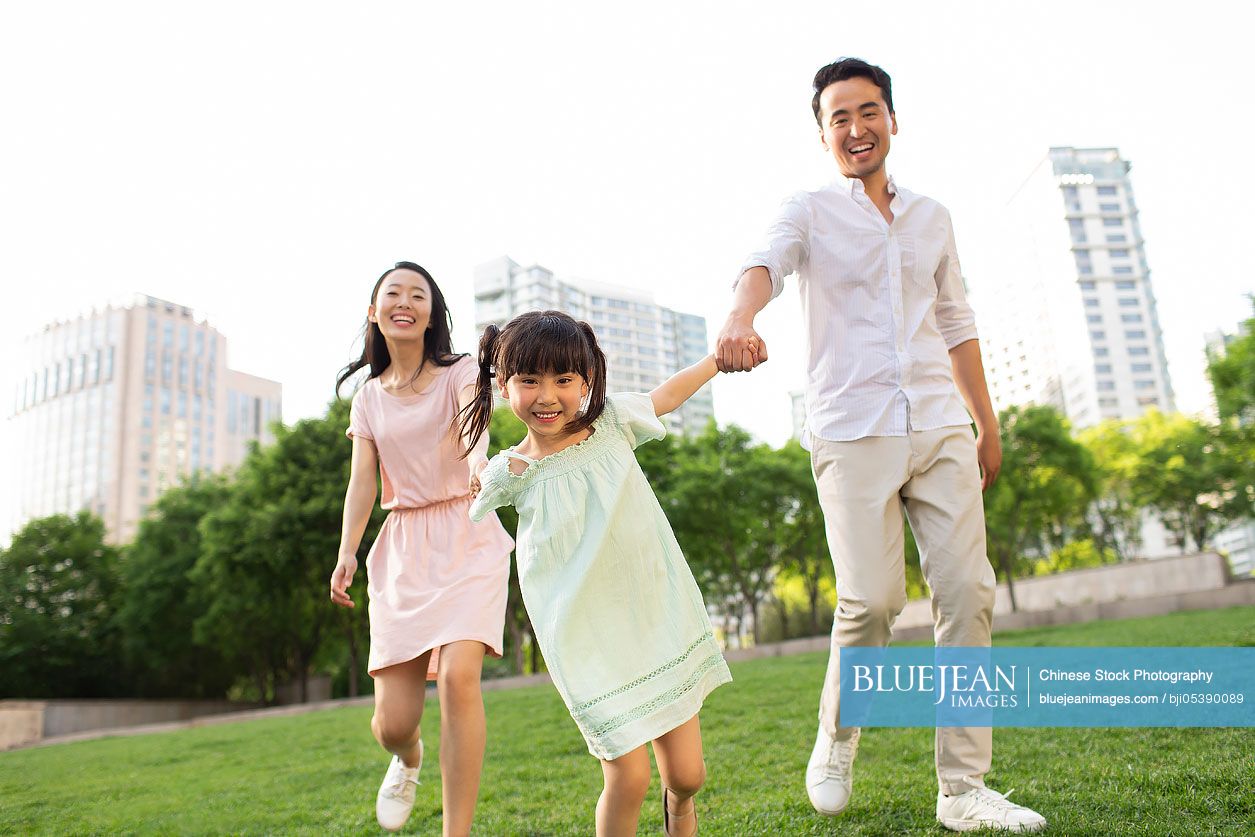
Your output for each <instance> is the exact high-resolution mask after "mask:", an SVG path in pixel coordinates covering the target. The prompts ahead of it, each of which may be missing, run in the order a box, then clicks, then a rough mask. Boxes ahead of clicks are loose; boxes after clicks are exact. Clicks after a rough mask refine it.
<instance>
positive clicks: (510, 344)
mask: <svg viewBox="0 0 1255 837" xmlns="http://www.w3.org/2000/svg"><path fill="white" fill-rule="evenodd" d="M502 336H503V337H505V338H506V339H505V340H503V341H502V342H503V343H504V345H503V346H502V347H501V361H500V365H501V372H502V373H503V375H504V379H505V380H508V379H509V378H511V377H513V376H514V375H545V374H552V375H561V374H563V373H572V372H573V373H575V374H577V375H579V376H580V377H582V378H584V380H586V381H591V380H592V369H593V358H592V356H591V355H590V353H589V352H588V349H587V346H586V345H585V341H584V339H583V338H584V335H583V333H582V332H581V331H580V330H579V328H578V326H576V327H572V326H571V325H569V324H568V323H565V322H563V321H562V320H559V319H557V318H556V317H554V318H548V317H547V318H545V321H542V323H541V325H540V327H539V328H537V329H535V330H534V331H533V330H529V331H527V332H524V333H523V334H518V335H508V336H507V335H502ZM510 338H513V339H510Z"/></svg>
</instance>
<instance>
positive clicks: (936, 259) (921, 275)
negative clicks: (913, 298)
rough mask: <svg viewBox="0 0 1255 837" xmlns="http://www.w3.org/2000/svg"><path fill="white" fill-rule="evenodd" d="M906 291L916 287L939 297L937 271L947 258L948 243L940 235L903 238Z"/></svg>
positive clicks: (903, 269) (928, 234) (917, 235)
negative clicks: (908, 288) (907, 288)
mask: <svg viewBox="0 0 1255 837" xmlns="http://www.w3.org/2000/svg"><path fill="white" fill-rule="evenodd" d="M900 240H901V242H902V276H903V277H904V282H903V286H904V288H903V289H904V290H905V288H906V287H912V286H913V287H915V288H918V289H920V290H923V291H926V292H927V293H928V295H929V296H930V297H934V298H935V297H936V296H937V271H938V269H940V267H941V262H942V259H943V258H945V250H946V241H945V237H944V236H942V235H941V234H940V233H938V234H936V235H934V234H931V233H923V234H912V235H904V236H901V239H900Z"/></svg>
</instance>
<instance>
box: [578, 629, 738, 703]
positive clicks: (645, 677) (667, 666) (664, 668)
mask: <svg viewBox="0 0 1255 837" xmlns="http://www.w3.org/2000/svg"><path fill="white" fill-rule="evenodd" d="M714 638H715V635H714V633H712V632H711V631H707V632H706V633H704V634H702V635H701V636H700V637H698V638H697V639H696V640H694V642H693V644H692V645H690V646H689V647H688V648H686V649H684V652H683V653H682V654H680V655H679V656H678V657H675V658H674V659H672V660H670V661H669V662H666V663H663V664H662V665H660V666H659V667H658V668H656V669H654V670H653V671H651V672H649V674H642V675H641V676H640V677H638V678H636V679H635V680H633V681H632V682H631V683H626V684H624V685H622V686H620V687H619V688H617V689H615V690H614V691H610V692H606V693H605V694H604V695H600V696H598V697H595V698H593V699H592V700H586V701H584V702H583V703H581V704H578V705H576V706H573V707H571V715H572V717H574V718H576V719H577V720H578V719H579V718H580V717H581V716H583V715H586V714H588V710H589V709H592V708H593V707H594V706H596V705H597V704H599V703H601V702H602V701H606V700H610V698H612V697H617V696H618V695H621V694H623V693H624V692H630V691H632V690H633V689H635V688H636V687H637V686H640V685H641V684H643V683H648V682H649V681H650V680H653V679H654V678H656V677H659V676H661V675H663V674H666V673H667V672H668V671H670V670H671V669H673V668H675V667H676V666H678V665H680V664H681V663H683V662H684V661H685V660H687V659H688V658H689V657H691V656H692V655H693V652H694V651H696V650H697V647H698V646H699V645H701V644H702V643H703V642H706V641H707V640H713V639H714Z"/></svg>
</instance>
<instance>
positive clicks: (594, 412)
mask: <svg viewBox="0 0 1255 837" xmlns="http://www.w3.org/2000/svg"><path fill="white" fill-rule="evenodd" d="M579 327H580V331H582V332H584V339H585V340H587V341H588V350H589V353H590V354H591V355H592V360H593V368H592V373H593V374H592V380H591V381H589V386H588V407H587V408H586V409H585V410H584V415H583V416H581V417H580V420H579V421H578V422H576V424H577V425H578V426H579V429H581V430H582V429H583V428H585V427H591V426H592V424H593V422H595V421H596V420H597V419H598V418H600V417H601V414H602V411H604V410H605V409H606V355H605V353H604V352H603V351H602V350H601V346H600V345H598V343H597V334H596V332H594V331H593V327H592V326H590V325H589V324H588V323H586V322H584V321H583V320H580V321H579Z"/></svg>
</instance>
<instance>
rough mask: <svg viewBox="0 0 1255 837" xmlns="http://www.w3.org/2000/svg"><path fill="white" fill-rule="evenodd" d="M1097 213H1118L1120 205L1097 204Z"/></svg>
mask: <svg viewBox="0 0 1255 837" xmlns="http://www.w3.org/2000/svg"><path fill="white" fill-rule="evenodd" d="M1098 211H1099V212H1119V211H1120V204H1118V203H1100V204H1098Z"/></svg>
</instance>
